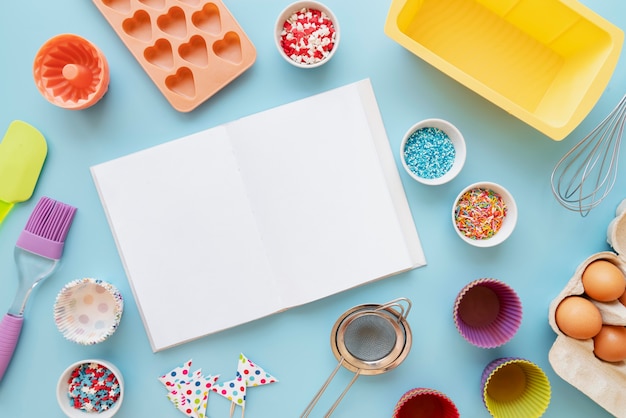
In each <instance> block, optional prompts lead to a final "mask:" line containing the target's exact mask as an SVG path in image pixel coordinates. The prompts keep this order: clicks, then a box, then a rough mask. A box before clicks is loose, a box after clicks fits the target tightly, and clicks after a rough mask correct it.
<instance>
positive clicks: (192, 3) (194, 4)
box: [178, 0, 200, 6]
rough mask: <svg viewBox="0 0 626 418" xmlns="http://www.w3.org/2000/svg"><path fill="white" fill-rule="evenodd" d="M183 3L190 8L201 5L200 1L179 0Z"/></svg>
mask: <svg viewBox="0 0 626 418" xmlns="http://www.w3.org/2000/svg"><path fill="white" fill-rule="evenodd" d="M178 1H179V2H181V3H184V4H188V5H190V6H197V5H199V4H200V0H178Z"/></svg>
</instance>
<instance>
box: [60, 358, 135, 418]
mask: <svg viewBox="0 0 626 418" xmlns="http://www.w3.org/2000/svg"><path fill="white" fill-rule="evenodd" d="M123 399H124V380H123V378H122V374H121V373H120V371H119V369H118V368H117V367H115V366H114V365H113V364H111V363H109V362H107V361H104V360H93V359H89V360H81V361H78V362H76V363H74V364H72V365H70V366H69V367H68V368H67V369H65V371H64V372H63V374H62V375H61V377H60V378H59V381H58V383H57V401H58V402H59V406H60V407H61V410H62V411H63V413H65V415H66V416H68V417H70V418H81V417H82V418H84V417H85V416H91V415H93V416H98V418H110V417H112V416H114V415H115V414H116V413H117V412H118V411H119V409H120V407H121V405H122V400H123ZM85 413H88V414H85Z"/></svg>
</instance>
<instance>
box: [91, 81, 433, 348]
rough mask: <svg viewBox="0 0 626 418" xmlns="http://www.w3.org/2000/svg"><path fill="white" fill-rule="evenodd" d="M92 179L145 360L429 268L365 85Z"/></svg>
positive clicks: (109, 165) (97, 172)
mask: <svg viewBox="0 0 626 418" xmlns="http://www.w3.org/2000/svg"><path fill="white" fill-rule="evenodd" d="M91 173H92V177H93V180H94V183H95V185H96V188H97V190H98V193H99V196H100V200H101V202H102V206H103V208H104V211H105V213H106V216H107V219H108V222H109V225H110V228H111V231H112V234H113V236H114V239H115V243H116V245H117V249H118V252H119V255H120V257H121V260H122V263H123V265H124V269H125V272H126V275H127V277H128V280H129V283H130V285H131V289H132V292H133V295H134V297H135V300H136V302H137V307H138V308H139V311H140V314H141V317H142V320H143V323H144V326H145V329H146V332H147V334H148V337H149V340H150V343H151V345H152V349H153V351H155V352H156V351H159V350H163V349H166V348H168V347H172V346H174V345H177V344H181V343H184V342H187V341H191V340H194V339H196V338H200V337H203V336H206V335H209V334H212V333H215V332H218V331H221V330H224V329H227V328H230V327H234V326H237V325H240V324H243V323H247V322H250V321H253V320H255V319H258V318H261V317H265V316H268V315H271V314H274V313H277V312H280V311H283V310H285V309H288V308H290V307H294V306H298V305H302V304H306V303H309V302H313V301H316V300H319V299H321V298H324V297H326V296H329V295H333V294H336V293H338V292H341V291H344V290H347V289H350V288H353V287H356V286H360V285H363V284H365V283H368V282H371V281H374V280H378V279H381V278H384V277H388V276H390V275H393V274H396V273H399V272H403V271H407V270H410V269H413V268H416V267H419V266H422V265H424V264H425V263H426V260H425V258H424V254H423V251H422V247H421V245H420V240H419V237H418V233H417V231H416V228H415V224H414V221H413V218H412V215H411V211H410V209H409V205H408V202H407V199H406V195H405V193H404V189H403V187H402V183H401V181H400V176H399V174H398V170H397V167H396V164H395V160H394V158H393V154H392V152H391V149H390V146H389V141H388V138H387V135H386V132H385V128H384V126H383V121H382V118H381V115H380V112H379V109H378V105H377V102H376V98H375V95H374V91H373V89H372V86H371V83H370V81H369V79H365V80H361V81H359V82H356V83H352V84H348V85H346V86H343V87H339V88H336V89H333V90H330V91H327V92H324V93H320V94H317V95H314V96H311V97H307V98H305V99H302V100H298V101H295V102H293V103H289V104H286V105H282V106H279V107H276V108H273V109H270V110H266V111H262V112H260V113H257V114H253V115H251V116H247V117H244V118H241V119H238V120H235V121H233V122H229V123H226V124H224V125H220V126H217V127H213V128H211V129H207V130H205V131H202V132H198V133H196V134H192V135H189V136H186V137H183V138H180V139H175V140H173V141H171V142H167V143H164V144H161V145H157V146H154V147H151V148H148V149H145V150H142V151H139V152H136V153H133V154H130V155H126V156H123V157H120V158H117V159H114V160H111V161H108V162H104V163H101V164H98V165H95V166H93V167H91ZM367 302H372V301H367Z"/></svg>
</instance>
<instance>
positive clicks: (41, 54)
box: [33, 33, 110, 110]
mask: <svg viewBox="0 0 626 418" xmlns="http://www.w3.org/2000/svg"><path fill="white" fill-rule="evenodd" d="M33 77H34V79H35V84H36V85H37V89H38V90H39V92H40V93H41V94H42V96H43V97H45V98H46V100H48V101H49V102H50V103H52V104H54V105H57V106H59V107H62V108H65V109H72V110H80V109H85V108H88V107H90V106H93V105H94V104H96V103H97V102H98V101H99V100H100V99H101V98H102V96H104V94H105V93H106V91H107V89H108V87H109V77H110V76H109V66H108V64H107V60H106V58H105V56H104V54H103V53H102V51H100V50H99V49H98V48H97V47H96V46H95V45H93V44H92V43H91V42H89V41H88V40H86V39H84V38H81V37H80V36H78V35H73V34H69V33H68V34H62V35H57V36H55V37H53V38H50V39H49V40H48V41H47V42H46V43H45V44H43V45H42V46H41V48H40V49H39V51H38V52H37V55H36V56H35V62H34V63H33Z"/></svg>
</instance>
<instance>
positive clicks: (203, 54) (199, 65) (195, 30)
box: [94, 0, 256, 112]
mask: <svg viewBox="0 0 626 418" xmlns="http://www.w3.org/2000/svg"><path fill="white" fill-rule="evenodd" d="M94 3H95V5H96V7H98V9H99V10H100V12H101V13H102V15H103V16H104V17H105V18H106V20H107V21H108V22H109V24H110V25H111V26H112V27H113V29H114V30H115V32H116V33H117V35H118V36H119V37H120V39H121V40H122V42H124V44H125V45H126V47H127V48H128V49H129V50H130V52H131V53H132V54H133V55H134V56H135V58H136V59H137V61H139V63H140V64H141V66H142V67H143V69H144V70H145V71H146V73H147V74H148V75H149V76H150V78H151V79H152V81H153V82H154V83H155V84H156V85H157V87H158V88H159V90H160V91H161V93H162V94H163V95H164V96H165V98H166V99H167V100H168V101H169V102H170V104H171V105H172V106H173V107H174V108H175V109H176V110H178V111H181V112H188V111H191V110H193V109H195V108H196V107H197V106H198V105H200V104H201V103H202V102H204V101H205V100H207V99H208V98H209V97H211V96H213V95H214V94H215V93H217V92H218V91H219V90H220V89H222V88H223V87H224V86H226V85H227V84H228V83H230V82H231V81H232V80H234V79H235V78H237V77H238V76H239V75H241V74H242V73H243V72H244V71H246V70H247V69H248V68H250V66H252V64H253V63H254V61H255V59H256V50H255V48H254V45H253V44H252V42H251V41H250V39H249V38H248V37H247V36H246V34H245V33H244V31H243V30H242V29H241V27H240V26H239V24H238V23H237V21H236V20H235V19H234V17H233V16H232V14H231V13H230V12H229V11H228V9H227V8H226V6H224V4H223V3H222V2H220V1H218V0H210V1H203V0H94Z"/></svg>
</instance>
